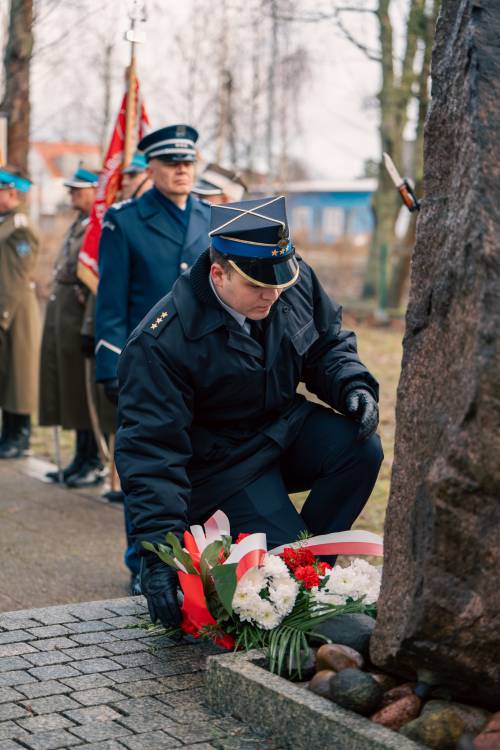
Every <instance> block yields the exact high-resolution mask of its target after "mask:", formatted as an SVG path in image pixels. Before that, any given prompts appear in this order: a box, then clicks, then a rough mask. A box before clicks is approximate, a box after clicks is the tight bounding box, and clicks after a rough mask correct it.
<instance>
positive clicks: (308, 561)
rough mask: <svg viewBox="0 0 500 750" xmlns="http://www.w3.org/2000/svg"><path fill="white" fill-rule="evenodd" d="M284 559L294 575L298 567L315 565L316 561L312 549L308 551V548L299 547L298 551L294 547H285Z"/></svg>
mask: <svg viewBox="0 0 500 750" xmlns="http://www.w3.org/2000/svg"><path fill="white" fill-rule="evenodd" d="M283 559H284V560H285V563H286V565H287V566H288V567H289V569H290V570H291V571H292V573H293V572H295V570H296V569H297V568H298V567H301V566H308V565H313V564H314V562H315V561H316V558H315V557H314V555H313V553H312V552H311V550H310V549H307V547H298V548H297V549H294V548H293V547H285V549H284V550H283Z"/></svg>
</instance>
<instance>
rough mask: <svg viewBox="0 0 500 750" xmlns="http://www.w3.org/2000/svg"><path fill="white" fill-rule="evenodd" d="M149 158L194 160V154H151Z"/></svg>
mask: <svg viewBox="0 0 500 750" xmlns="http://www.w3.org/2000/svg"><path fill="white" fill-rule="evenodd" d="M149 159H150V160H151V159H159V160H160V161H174V162H178V161H196V155H195V154H157V155H155V154H151V156H150V157H149Z"/></svg>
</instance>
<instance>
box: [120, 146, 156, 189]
mask: <svg viewBox="0 0 500 750" xmlns="http://www.w3.org/2000/svg"><path fill="white" fill-rule="evenodd" d="M147 168H148V164H147V161H146V157H145V156H144V154H141V152H140V151H136V152H135V154H134V155H133V157H132V160H131V162H130V164H129V165H128V167H125V169H124V170H123V172H122V187H121V190H120V194H121V198H122V200H128V199H129V198H140V197H141V195H142V194H143V193H145V192H146V190H150V189H151V188H152V187H153V183H152V182H151V177H150V176H149V174H148V171H147Z"/></svg>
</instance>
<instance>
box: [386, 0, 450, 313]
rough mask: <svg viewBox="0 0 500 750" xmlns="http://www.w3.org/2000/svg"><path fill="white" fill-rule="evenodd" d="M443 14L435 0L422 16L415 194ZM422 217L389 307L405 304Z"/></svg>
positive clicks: (406, 246)
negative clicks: (435, 44)
mask: <svg viewBox="0 0 500 750" xmlns="http://www.w3.org/2000/svg"><path fill="white" fill-rule="evenodd" d="M438 10H439V2H438V0H433V2H432V3H431V7H430V8H428V15H427V16H424V14H422V23H421V39H422V42H423V44H424V57H423V62H422V72H421V75H420V81H419V92H418V120H417V129H416V135H415V165H414V170H415V171H414V178H415V194H416V195H421V194H422V192H423V180H424V125H425V118H426V117H427V110H428V109H429V91H428V88H429V76H430V67H431V53H432V45H433V42H434V29H435V27H436V18H437V14H438ZM417 218H418V213H417V212H416V211H415V212H414V213H413V214H412V215H411V218H410V223H409V225H408V229H407V231H406V234H405V237H404V238H403V240H402V242H401V243H400V244H399V245H398V246H397V247H396V248H395V253H394V258H393V269H392V275H391V284H390V287H389V293H388V303H389V307H400V306H401V305H402V304H403V299H404V296H405V292H406V290H407V287H408V279H409V276H410V267H411V258H412V255H413V248H414V247H415V236H416V231H417Z"/></svg>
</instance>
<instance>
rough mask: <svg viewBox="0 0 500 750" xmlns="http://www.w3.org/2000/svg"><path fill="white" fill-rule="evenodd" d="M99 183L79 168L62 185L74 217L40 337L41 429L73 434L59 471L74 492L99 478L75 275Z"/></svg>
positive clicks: (84, 293) (83, 294) (82, 305)
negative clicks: (65, 461) (72, 443)
mask: <svg viewBox="0 0 500 750" xmlns="http://www.w3.org/2000/svg"><path fill="white" fill-rule="evenodd" d="M97 181H98V175H97V174H95V173H94V172H91V171H89V170H87V169H84V168H83V167H79V168H78V169H77V171H76V172H75V174H74V175H73V177H71V178H70V179H68V180H67V181H66V182H65V183H64V184H65V185H66V187H68V188H69V192H70V198H71V203H72V206H73V208H74V209H76V211H77V212H78V213H77V216H76V218H75V220H74V221H73V223H72V224H71V226H70V227H69V229H68V231H67V233H66V236H65V238H64V241H63V244H62V247H61V250H60V252H59V255H58V257H57V260H56V265H55V268H54V286H53V290H52V294H51V296H50V299H49V302H48V304H47V310H46V314H45V323H44V329H43V337H42V353H41V366H40V424H41V425H60V426H62V427H63V428H64V429H70V430H75V431H76V449H75V455H74V458H73V460H72V461H71V462H70V464H69V465H68V466H66V467H65V468H64V469H63V478H64V481H65V482H66V484H68V485H69V486H73V487H83V486H87V485H92V484H98V483H99V482H101V481H102V479H103V467H102V464H101V462H100V459H99V453H98V449H97V443H96V441H95V438H94V434H93V432H92V423H91V419H90V414H89V408H88V403H87V394H86V389H85V364H84V352H83V351H82V326H83V323H84V316H85V310H86V307H87V303H88V297H89V294H90V292H89V290H88V288H87V287H86V286H85V285H84V284H83V283H82V282H81V281H80V280H79V279H78V277H77V275H76V270H77V263H78V253H79V251H80V246H81V244H82V241H83V236H84V234H85V230H86V228H87V225H88V222H89V218H88V217H89V214H90V211H91V208H92V205H93V203H94V199H95V192H96V187H97ZM47 476H48V477H49V479H52V480H53V481H58V473H57V472H49V473H48V474H47Z"/></svg>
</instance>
